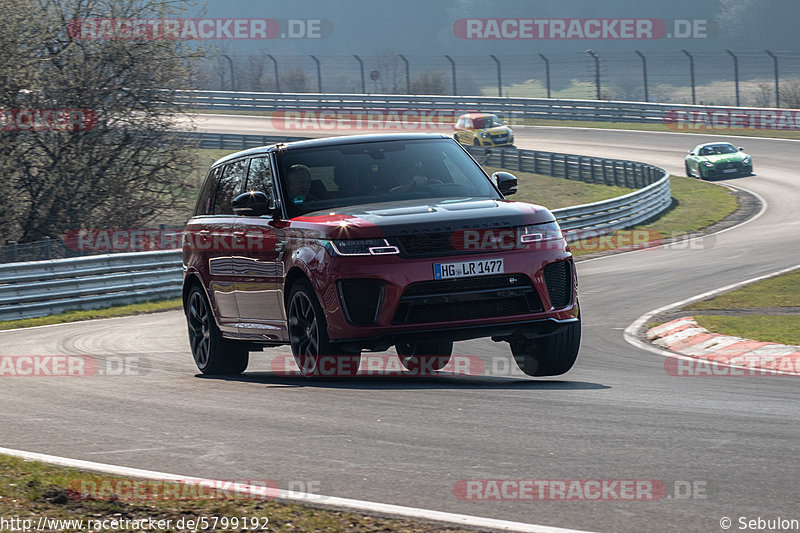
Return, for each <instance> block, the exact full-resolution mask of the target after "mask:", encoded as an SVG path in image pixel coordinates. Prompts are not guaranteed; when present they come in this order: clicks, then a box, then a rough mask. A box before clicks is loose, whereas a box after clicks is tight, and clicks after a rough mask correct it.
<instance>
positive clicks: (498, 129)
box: [480, 126, 511, 135]
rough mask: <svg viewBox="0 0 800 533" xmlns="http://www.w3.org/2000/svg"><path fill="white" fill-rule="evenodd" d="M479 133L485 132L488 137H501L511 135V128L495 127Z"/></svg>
mask: <svg viewBox="0 0 800 533" xmlns="http://www.w3.org/2000/svg"><path fill="white" fill-rule="evenodd" d="M480 131H485V132H487V133H488V134H489V135H503V134H504V133H511V128H509V127H508V126H495V127H494V128H485V129H482V130H480Z"/></svg>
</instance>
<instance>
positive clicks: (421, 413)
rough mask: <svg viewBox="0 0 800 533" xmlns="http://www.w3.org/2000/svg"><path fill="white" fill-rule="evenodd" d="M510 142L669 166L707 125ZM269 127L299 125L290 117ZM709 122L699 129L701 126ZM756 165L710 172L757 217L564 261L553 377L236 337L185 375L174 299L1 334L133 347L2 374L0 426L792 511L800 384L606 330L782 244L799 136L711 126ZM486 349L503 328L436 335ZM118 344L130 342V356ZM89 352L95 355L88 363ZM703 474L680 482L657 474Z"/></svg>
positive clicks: (376, 497)
mask: <svg viewBox="0 0 800 533" xmlns="http://www.w3.org/2000/svg"><path fill="white" fill-rule="evenodd" d="M269 126H270V124H269V121H268V120H267V119H263V118H255V117H246V116H233V117H224V116H221V115H213V116H209V117H207V118H204V119H203V120H202V121H200V122H199V127H200V128H199V129H201V130H203V129H205V130H207V131H225V132H233V133H264V134H275V133H276V132H274V131H271V130H270V129H269ZM516 133H517V145H518V146H520V147H522V148H537V149H542V150H549V151H559V152H566V153H575V154H583V155H597V156H609V157H617V158H628V159H633V160H639V161H646V162H649V163H654V164H657V165H661V166H663V167H665V168H666V169H668V170H669V171H671V172H672V173H676V174H682V173H683V157H684V154H685V153H686V151H687V150H688V149H689V148H691V147H693V146H694V145H696V144H698V143H699V142H704V139H707V138H708V136H702V135H677V134H664V133H647V132H632V131H606V130H593V129H564V128H550V127H538V128H524V129H523V128H517V131H516ZM288 134H289V135H303V133H299V134H298V133H296V132H289V133H288ZM711 140H719V138H718V137H712V138H711ZM731 140H732V142H734V144H737V145H742V146H744V147H745V148H746V150H747V152H748V153H750V154H752V155H753V158H754V163H755V169H756V173H757V174H756V175H755V176H751V177H746V178H737V179H730V180H727V181H726V182H725V183H727V184H730V185H733V186H736V187H740V188H742V189H746V190H748V191H752V192H755V193H757V194H758V195H760V196H761V197H762V198H763V199H764V200H765V201H766V203H767V208H766V211H765V212H764V213H763V215H762V216H760V217H758V218H757V219H755V220H753V221H752V222H749V223H747V224H744V225H741V226H739V227H736V228H735V229H732V230H730V231H726V232H724V233H721V234H718V235H712V236H709V237H705V238H703V239H700V240H698V241H694V242H693V246H692V247H682V248H659V249H655V250H646V251H640V252H634V253H626V254H620V255H613V256H609V257H604V258H600V259H595V260H590V261H584V262H580V263H579V265H578V274H579V277H580V299H581V306H582V310H583V317H584V318H583V324H584V330H583V345H582V348H581V353H580V356H579V359H578V362H577V364H576V367H575V368H574V369H573V370H572V371H571V372H569V373H568V374H566V375H565V376H563V377H562V378H561V379H530V378H527V377H525V376H524V375H523V374H521V373H520V372H518V371H516V369H514V371H513V372H508V373H505V374H503V375H494V376H470V377H465V376H453V375H450V376H447V375H445V376H441V377H435V378H411V379H402V378H399V377H360V378H356V379H352V380H333V381H327V382H326V381H306V380H303V379H300V378H292V377H282V376H279V375H275V374H273V373H271V371H270V365H269V360H270V359H271V358H273V357H275V356H276V355H281V354H283V355H285V354H288V353H289V351H288V350H287V349H273V350H268V351H266V352H264V353H263V354H260V353H253V354H251V366H250V367H249V369H248V371H247V373H246V374H244V375H243V376H242V377H240V378H237V379H212V378H205V377H201V376H200V375H198V373H197V370H196V367H195V366H194V362H193V361H192V356H191V354H190V351H189V344H188V340H187V334H186V326H185V322H184V318H183V315H182V314H181V313H180V312H179V311H173V312H168V313H160V314H154V315H143V316H135V317H128V318H118V319H108V320H102V321H95V322H83V323H72V324H66V325H58V326H52V327H42V328H36V329H27V330H16V331H8V332H2V333H0V346H1V347H0V353H1V354H7V355H17V354H30V355H34V354H35V355H51V354H70V355H89V356H93V357H96V358H98V359H100V360H104V359H109V360H112V361H117V360H119V358H120V357H123V356H127V357H133V358H138V367H135V368H131V369H130V370H131V372H129V374H130V375H122V376H95V377H91V378H78V379H70V378H17V379H14V378H5V379H3V381H2V386H3V392H2V394H0V427H2V430H1V432H0V434H2V441H1V442H0V445H1V446H5V447H8V448H15V449H20V450H27V451H32V452H40V453H46V454H52V455H58V456H64V457H70V458H77V459H84V460H90V461H97V462H102V463H110V464H115V465H125V466H130V467H136V468H144V469H150V470H156V471H162V472H170V473H174V474H184V475H193V476H200V477H207V478H215V479H252V480H261V479H274V480H277V481H278V482H279V484H280V485H281V487H285V486H287V484H289V483H290V482H291V481H306V482H307V481H314V482H318V490H319V492H320V493H322V494H326V495H330V496H340V497H345V498H353V499H359V500H369V501H374V502H383V503H393V504H399V505H406V506H412V507H420V508H425V509H435V510H442V511H450V512H455V513H463V514H469V515H476V516H485V517H492V518H499V519H505V520H514V521H522V522H530V523H535V524H543V525H550V526H558V527H564V528H575V529H585V530H592V531H602V532H610V531H621V532H630V533H641V532H643V531H647V532H657V531H670V532H675V531H681V532H683V531H710V532H717V531H721V529H720V525H719V521H720V519H721V518H723V517H730V518H732V519H733V522H734V527H733V529H735V528H737V525H738V519H739V517H747V518H748V519H756V518H758V517H761V518H764V519H775V518H778V517H782V518H800V516H798V505H797V504H798V478H799V477H800V476H798V473H799V472H798V470H800V468H798V467H799V466H800V462H799V461H798V455H797V450H798V445H797V443H798V442H800V401H798V383H800V382H798V379H799V378H796V377H795V378H792V377H759V378H755V377H675V376H671V375H669V374H668V373H667V372H666V371H665V368H664V358H663V357H661V356H659V355H656V354H653V353H650V352H647V351H644V350H640V349H637V348H635V347H633V346H631V345H630V344H628V343H627V342H626V341H625V340H624V338H623V330H624V329H625V328H626V327H627V326H628V325H629V324H630V323H631V322H633V321H634V320H635V319H636V318H637V317H639V316H640V315H642V314H644V313H646V312H648V311H651V310H653V309H655V308H658V307H661V306H663V305H666V304H669V303H671V302H675V301H678V300H682V299H684V298H688V297H690V296H693V295H695V294H698V293H701V292H705V291H707V290H710V289H714V288H717V287H722V286H725V285H728V284H731V283H734V282H737V281H742V280H745V279H748V278H752V277H755V276H758V275H762V274H766V273H769V272H772V271H776V270H779V269H782V268H786V267H789V266H792V265H795V264H797V263H798V262H800V261H798V259H800V254H799V253H798V250H800V180H798V175H797V156H798V153H800V150H798V149H799V148H800V143H798V142H796V141H794V142H793V141H781V140H767V139H756V138H747V139H731ZM455 353H456V354H463V355H476V356H480V357H481V358H482V359H483V361H484V364H485V366H486V368H487V370H488V372H490V373H491V372H492V369H495V370H496V371H497V373H498V374H501V370H504V369H507V368H509V367H511V366H513V363H512V361H511V354H510V351H509V349H508V347H507V345H505V344H497V343H493V342H491V341H489V340H480V341H471V342H462V343H457V344H456V349H455ZM129 361H131V360H130V359H129ZM101 366H102V364H101ZM532 478H535V479H553V480H572V479H644V480H661V481H663V482H664V483H665V486H666V488H667V496H665V497H664V498H662V499H660V500H658V501H634V502H631V501H591V502H581V501H538V502H533V501H500V502H498V501H468V500H461V499H459V498H457V497H456V496H455V495H454V492H453V487H454V484H455V483H456V482H457V481H458V480H464V479H532ZM676 481H677V482H678V483H677V486H679V487H684V486H686V484H685V483H682V482H687V481H688V482H690V483H691V482H694V483H695V486H697V487H704V488H705V494H696V496H699V497H695V498H690V499H682V498H676V497H670V496H674V495H675V494H674V492H673V490H674V486H676V483H675V482H676Z"/></svg>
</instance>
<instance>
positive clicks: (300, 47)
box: [205, 0, 800, 55]
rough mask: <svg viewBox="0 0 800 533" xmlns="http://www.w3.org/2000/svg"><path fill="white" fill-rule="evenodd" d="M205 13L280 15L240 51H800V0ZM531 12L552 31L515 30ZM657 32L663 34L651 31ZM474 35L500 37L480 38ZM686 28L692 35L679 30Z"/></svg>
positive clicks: (238, 7)
mask: <svg viewBox="0 0 800 533" xmlns="http://www.w3.org/2000/svg"><path fill="white" fill-rule="evenodd" d="M205 13H206V16H209V17H225V18H269V19H276V20H278V22H279V23H280V24H281V32H280V34H279V35H277V36H276V38H274V39H270V40H267V41H259V42H253V41H227V42H225V43H224V44H223V46H226V47H228V48H229V49H231V50H234V51H236V52H247V51H250V50H258V51H266V52H267V53H275V54H327V55H337V54H341V55H344V54H353V53H362V54H368V53H378V52H394V53H402V54H412V55H415V54H416V55H424V54H430V55H441V54H456V55H471V54H503V55H521V54H531V53H554V52H573V51H583V50H586V49H587V48H592V49H595V50H598V51H600V52H621V51H628V50H634V49H639V50H642V51H674V50H680V49H683V48H687V49H690V50H695V51H704V50H724V49H726V48H734V49H737V50H759V51H761V50H764V49H765V48H770V49H773V50H784V51H800V39H798V38H797V28H798V26H800V1H798V0H670V1H650V0H640V1H636V0H538V1H530V0H527V1H525V0H504V1H494V0H482V1H479V0H404V1H396V0H393V1H387V0H342V1H340V2H331V1H322V0H294V1H291V2H287V1H280V2H278V1H272V0H208V2H207V4H206V10H205ZM465 19H466V20H473V22H472V24H473V25H472V26H471V34H470V36H471V38H465V37H466V34H465V33H464V31H461V34H460V35H459V29H458V28H457V27H456V26H458V24H459V21H461V23H460V24H461V27H462V28H466V20H465ZM474 19H484V20H482V21H479V22H475V21H474ZM532 19H536V20H539V21H540V22H539V24H540V26H538V27H539V28H547V29H550V28H552V29H553V30H554V33H553V38H545V39H531V38H523V39H520V38H510V37H515V36H516V35H517V34H515V33H514V30H515V29H516V28H517V27H518V25H519V24H520V23H521V21H523V20H527V21H531V20H532ZM542 19H544V20H545V21H544V22H541V20H542ZM552 19H559V20H560V21H563V23H564V24H565V25H567V28H566V29H569V28H568V25H569V24H570V23H572V24H573V28H572V33H571V35H570V37H571V38H566V32H565V33H563V34H560V33H559V32H558V29H559V28H558V26H557V25H558V24H561V23H562V22H555V23H554V22H553V21H552ZM582 19H606V21H607V22H606V24H607V28H606V30H607V31H606V33H605V35H606V37H607V38H601V39H598V38H595V39H591V38H589V39H577V38H575V37H576V36H579V35H580V34H581V33H582V32H584V33H589V34H590V35H592V34H593V31H595V30H597V28H598V27H597V25H594V26H593V25H591V24H589V25H588V26H587V25H586V22H585V20H584V21H582ZM629 19H640V20H643V21H644V22H641V24H644V25H645V26H646V25H647V24H652V25H653V28H652V32H651V33H649V34H648V32H646V31H642V32H640V33H639V34H638V35H635V36H634V37H633V38H628V39H623V38H619V37H617V36H616V35H615V30H616V31H617V34H618V33H619V29H620V25H621V24H624V23H625V21H627V20H629ZM289 20H294V21H295V22H292V23H290V22H288V21H289ZM615 20H616V22H614V21H615ZM676 20H677V21H678V22H677V23H676V22H675V21H676ZM490 21H494V22H490ZM503 21H506V25H505V30H506V31H505V32H502V31H501V32H500V33H497V32H494V31H493V30H494V29H495V27H493V26H492V24H497V25H498V27H499V26H500V24H502V22H503ZM573 21H575V22H573ZM528 24H529V25H532V24H533V22H528ZM552 24H556V26H552ZM633 24H635V23H633ZM290 26H291V27H290ZM533 27H536V26H533ZM600 29H601V30H602V26H601V27H600ZM642 29H643V30H645V29H646V27H644V28H642ZM595 33H596V32H595ZM654 34H655V36H656V37H658V38H652V37H653V35H654ZM476 35H483V36H484V37H497V36H498V35H499V36H500V37H501V38H489V39H486V38H483V39H476V38H474V37H475V36H476ZM681 35H686V37H683V38H676V37H680V36H681ZM282 36H283V37H282ZM642 36H645V37H651V38H641V37H642ZM309 37H311V38H309ZM557 37H561V38H557ZM670 37H671V38H670ZM215 43H216V44H219V41H215Z"/></svg>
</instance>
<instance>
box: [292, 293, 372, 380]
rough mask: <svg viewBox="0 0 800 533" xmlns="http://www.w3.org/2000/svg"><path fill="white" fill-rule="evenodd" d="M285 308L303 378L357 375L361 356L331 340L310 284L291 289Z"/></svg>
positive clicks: (296, 361) (295, 354) (323, 314)
mask: <svg viewBox="0 0 800 533" xmlns="http://www.w3.org/2000/svg"><path fill="white" fill-rule="evenodd" d="M287 307H288V308H287V313H286V315H287V317H288V318H289V342H290V343H291V346H292V354H293V355H294V360H295V363H297V366H298V367H299V368H300V373H301V374H302V375H303V376H305V377H351V376H355V375H356V374H357V373H358V366H359V364H360V362H361V354H360V353H354V352H348V351H345V350H343V349H341V348H340V347H339V346H337V345H336V344H335V343H332V342H331V341H330V338H328V323H327V321H326V320H325V313H324V312H323V311H322V306H320V304H319V301H318V300H317V295H316V293H315V292H314V289H313V288H312V287H311V284H310V283H309V282H307V281H305V280H300V281H298V282H297V283H295V284H294V285H293V286H292V290H291V292H290V293H289V302H288V306H287Z"/></svg>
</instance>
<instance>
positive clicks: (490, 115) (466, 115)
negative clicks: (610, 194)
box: [458, 113, 497, 118]
mask: <svg viewBox="0 0 800 533" xmlns="http://www.w3.org/2000/svg"><path fill="white" fill-rule="evenodd" d="M495 116H497V115H495V114H494V113H464V114H463V115H461V116H460V117H458V118H463V117H467V118H482V117H495Z"/></svg>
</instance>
